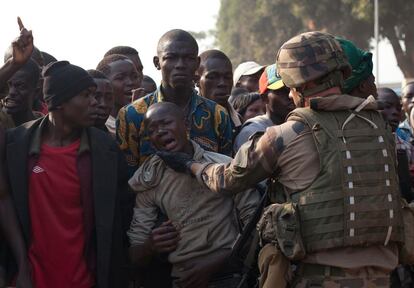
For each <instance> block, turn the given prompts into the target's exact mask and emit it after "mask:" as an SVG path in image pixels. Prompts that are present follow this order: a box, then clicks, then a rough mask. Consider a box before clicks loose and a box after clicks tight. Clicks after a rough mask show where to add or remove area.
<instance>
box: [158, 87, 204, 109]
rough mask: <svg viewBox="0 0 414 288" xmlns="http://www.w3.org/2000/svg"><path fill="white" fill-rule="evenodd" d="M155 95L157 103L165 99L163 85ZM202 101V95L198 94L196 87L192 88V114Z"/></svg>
mask: <svg viewBox="0 0 414 288" xmlns="http://www.w3.org/2000/svg"><path fill="white" fill-rule="evenodd" d="M154 96H155V97H154V98H155V99H156V103H158V102H164V101H165V96H164V93H163V92H162V86H161V85H160V86H159V87H158V89H157V91H156V92H155V95H154ZM201 103H203V100H202V97H201V96H200V95H198V93H197V91H196V90H195V89H192V94H191V102H190V107H191V109H190V111H191V112H190V115H191V114H193V113H194V111H195V110H196V109H197V106H198V105H200V104H201Z"/></svg>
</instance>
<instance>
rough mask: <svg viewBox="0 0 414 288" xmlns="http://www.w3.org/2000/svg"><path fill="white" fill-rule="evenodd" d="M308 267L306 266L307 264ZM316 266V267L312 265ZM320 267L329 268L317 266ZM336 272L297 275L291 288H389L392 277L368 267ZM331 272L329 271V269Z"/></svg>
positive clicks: (336, 269) (337, 270)
mask: <svg viewBox="0 0 414 288" xmlns="http://www.w3.org/2000/svg"><path fill="white" fill-rule="evenodd" d="M305 265H306V264H305ZM311 266H316V265H311ZM317 266H320V267H327V266H322V265H317ZM334 269H335V271H334V273H332V275H329V271H327V273H326V274H325V275H324V274H322V273H321V274H319V275H318V273H315V274H314V275H312V274H313V273H309V272H308V273H304V275H301V274H300V273H299V275H296V277H295V281H294V283H293V285H292V286H291V287H294V288H376V287H378V288H385V287H386V288H389V287H390V280H389V278H390V276H389V273H386V272H384V271H382V270H379V269H376V268H373V267H366V268H361V269H358V270H347V269H339V268H334ZM328 270H329V269H328Z"/></svg>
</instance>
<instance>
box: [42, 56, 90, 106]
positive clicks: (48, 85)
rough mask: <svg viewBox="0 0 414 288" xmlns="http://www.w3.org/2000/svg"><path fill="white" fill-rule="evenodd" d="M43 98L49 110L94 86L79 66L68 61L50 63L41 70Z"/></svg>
mask: <svg viewBox="0 0 414 288" xmlns="http://www.w3.org/2000/svg"><path fill="white" fill-rule="evenodd" d="M42 75H43V79H44V82H43V97H44V99H45V101H46V103H47V107H48V109H49V110H54V109H56V107H57V106H59V105H61V104H62V103H64V102H66V101H68V100H69V99H71V98H72V97H75V96H76V95H78V94H79V93H80V92H82V91H83V90H85V89H87V88H89V87H92V86H96V83H95V81H94V80H93V78H92V77H91V76H90V75H89V74H88V72H86V71H85V70H84V69H82V68H81V67H79V66H76V65H72V64H70V63H69V62H68V61H57V62H52V63H50V64H49V65H47V66H46V67H44V68H43V73H42Z"/></svg>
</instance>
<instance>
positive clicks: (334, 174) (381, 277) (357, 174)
mask: <svg viewBox="0 0 414 288" xmlns="http://www.w3.org/2000/svg"><path fill="white" fill-rule="evenodd" d="M276 62H277V65H278V73H279V74H280V76H281V77H282V79H283V82H284V83H285V85H286V86H288V87H289V88H290V89H291V97H292V98H293V100H294V102H295V104H296V106H297V107H300V108H297V109H296V110H294V111H293V112H292V113H291V114H290V116H289V117H288V120H287V122H286V123H284V124H282V125H279V126H273V127H270V128H268V129H267V130H266V132H265V133H264V134H263V135H262V136H261V137H254V138H253V139H251V140H250V141H249V142H247V143H246V144H245V145H243V146H242V147H241V149H240V150H239V152H238V153H237V154H236V156H235V158H234V160H233V161H232V162H231V163H229V164H200V163H195V162H193V161H191V160H190V157H188V155H185V154H177V153H164V154H163V155H161V156H162V157H163V158H164V161H165V162H166V163H167V164H168V165H170V166H171V167H172V168H173V169H176V170H181V171H190V172H191V173H192V174H194V175H195V176H196V177H197V179H198V180H199V181H200V182H202V183H204V184H205V185H207V186H208V187H209V188H210V189H211V190H212V191H213V192H216V193H219V194H232V193H237V192H238V191H243V190H244V189H246V188H247V187H250V186H252V185H254V184H255V183H258V182H259V181H262V180H263V179H265V178H267V177H269V176H277V178H278V180H279V182H280V183H281V184H282V185H283V187H284V192H285V194H286V197H287V199H288V203H287V204H282V205H281V204H274V205H279V206H273V205H271V206H270V208H268V211H267V212H266V213H265V215H267V216H265V217H264V218H262V220H261V222H262V223H261V227H264V230H263V231H260V233H261V234H262V240H263V241H266V240H267V241H268V243H269V244H270V245H273V246H274V247H276V249H279V250H280V251H281V252H282V253H283V254H284V256H285V257H287V258H288V259H291V260H295V261H296V263H298V265H297V269H296V271H295V272H294V276H293V278H292V279H289V281H290V285H291V287H389V275H388V274H389V272H390V271H392V270H393V269H394V268H395V267H396V266H397V264H398V262H399V254H398V253H399V250H398V249H399V247H400V246H401V244H403V242H404V236H405V235H404V229H403V227H402V209H401V207H402V205H401V199H400V195H399V192H398V178H397V175H396V168H395V165H396V160H395V150H394V142H393V137H392V134H391V131H390V129H389V127H388V126H387V124H386V123H385V122H384V121H383V119H382V118H381V115H380V114H379V112H377V111H376V110H377V108H378V107H377V103H376V102H375V99H373V97H369V98H368V99H362V98H357V97H353V96H350V95H344V94H341V87H342V85H343V80H344V79H345V78H346V77H347V76H349V73H350V66H349V63H348V62H347V60H346V57H345V56H344V54H343V51H342V49H341V47H340V45H339V43H338V42H337V41H336V40H335V38H334V37H333V36H332V35H330V34H327V33H322V32H308V33H304V34H301V35H298V36H296V37H294V38H292V39H291V40H289V41H288V42H286V43H285V44H284V45H283V46H282V47H281V49H280V50H279V52H278V54H277V61H276ZM269 215H270V217H269ZM266 217H267V218H266ZM266 219H268V220H269V221H267V222H266ZM263 222H265V223H264V224H263ZM266 236H267V237H266ZM269 244H268V245H269ZM259 262H260V261H259ZM259 264H260V263H259ZM273 268H274V267H273ZM285 268H286V267H285V266H284V268H283V269H285ZM269 269H272V267H270V268H269ZM278 270H279V268H277V269H276V270H274V271H270V272H269V273H270V274H272V273H279V274H280V271H278ZM279 280H280V281H282V282H283V281H286V279H279ZM273 287H275V286H273ZM278 287H280V286H279V285H278Z"/></svg>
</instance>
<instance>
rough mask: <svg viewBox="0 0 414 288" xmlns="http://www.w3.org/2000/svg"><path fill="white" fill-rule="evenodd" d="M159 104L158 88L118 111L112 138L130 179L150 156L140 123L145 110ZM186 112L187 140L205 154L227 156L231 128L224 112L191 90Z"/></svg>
mask: <svg viewBox="0 0 414 288" xmlns="http://www.w3.org/2000/svg"><path fill="white" fill-rule="evenodd" d="M163 101H165V100H164V97H163V95H162V92H161V90H160V88H159V89H158V90H157V91H155V92H154V93H152V94H149V95H147V96H145V97H144V98H141V99H138V100H137V101H135V102H133V103H132V104H130V105H128V106H126V107H123V108H122V109H121V110H120V111H119V114H118V119H117V122H116V126H117V131H116V137H117V141H118V144H119V146H120V149H121V150H122V151H123V153H124V155H125V157H126V160H127V163H128V166H129V168H130V171H129V172H130V175H132V174H133V173H134V172H135V170H136V169H137V168H138V166H139V165H140V164H141V163H142V162H143V161H144V160H145V159H146V158H147V157H148V156H150V155H151V154H153V153H154V149H153V148H152V147H151V143H150V142H149V137H148V135H147V133H146V131H145V129H144V122H143V120H144V115H145V113H146V112H147V109H148V107H149V106H151V105H152V104H154V103H158V102H163ZM190 111H191V112H190V115H188V118H187V119H188V122H189V124H190V125H188V126H189V129H188V131H187V134H188V135H189V137H190V139H193V140H194V141H196V142H197V143H198V144H199V145H200V146H201V147H202V148H204V149H206V150H208V151H212V152H217V153H221V154H224V155H228V156H231V153H232V127H231V121H230V118H229V115H228V114H227V112H226V110H225V109H224V108H223V107H222V106H220V105H218V104H216V103H215V102H213V101H211V100H208V99H205V98H203V97H201V96H199V95H198V94H197V92H196V91H195V90H194V92H193V95H192V98H191V102H190Z"/></svg>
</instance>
